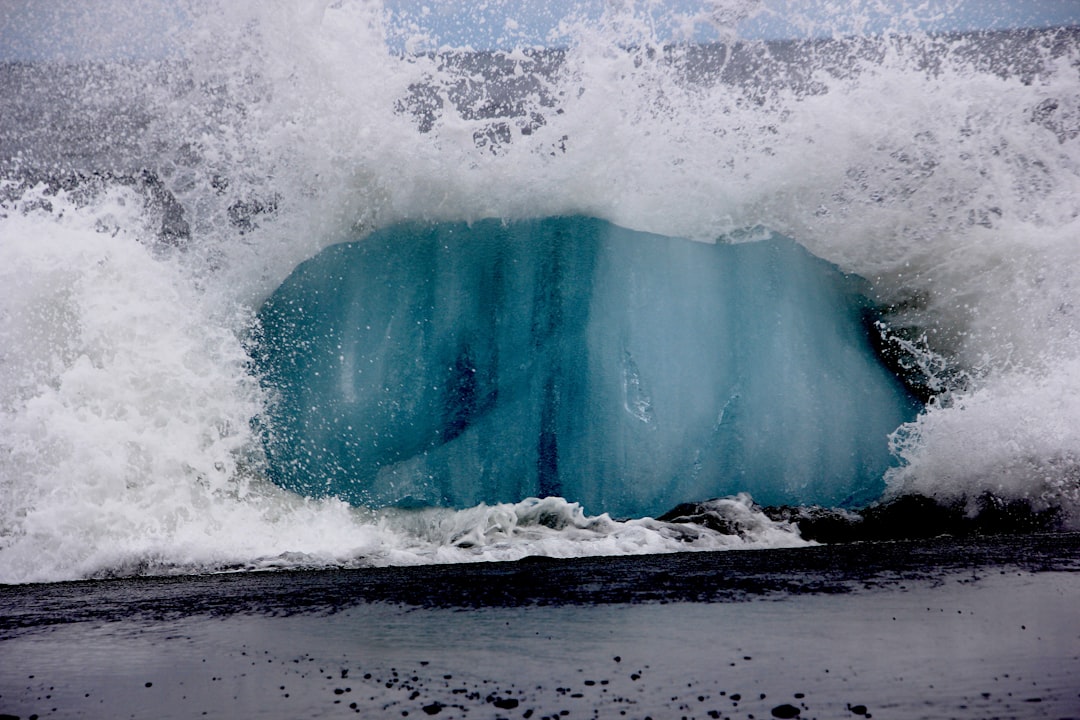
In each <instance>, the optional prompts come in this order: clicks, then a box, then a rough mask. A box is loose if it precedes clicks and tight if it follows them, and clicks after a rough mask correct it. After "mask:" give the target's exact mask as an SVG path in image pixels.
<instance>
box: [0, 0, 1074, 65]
mask: <svg viewBox="0 0 1080 720" xmlns="http://www.w3.org/2000/svg"><path fill="white" fill-rule="evenodd" d="M286 1H288V0H286ZM294 1H297V2H299V0H294ZM306 1H307V2H308V3H309V4H310V3H312V2H316V3H317V2H319V0H306ZM322 1H323V2H324V3H325V4H332V3H333V2H334V0H322ZM384 4H385V6H386V8H387V10H388V11H389V13H390V17H391V21H392V26H393V27H396V28H397V30H398V32H397V33H392V36H393V37H392V41H391V44H392V47H391V48H389V49H393V50H400V49H401V47H404V45H405V38H406V37H407V36H417V35H418V36H420V37H422V38H424V41H423V42H421V43H414V44H413V45H412V49H417V50H419V49H427V50H429V49H434V48H439V47H446V46H450V47H471V48H474V49H477V50H480V49H505V50H512V49H513V48H515V47H531V46H536V45H544V46H550V45H563V44H566V42H567V34H566V32H565V30H564V29H563V28H562V27H561V25H560V24H561V23H563V21H564V20H565V19H566V18H568V17H571V16H578V17H580V18H584V19H585V20H586V22H587V23H593V22H597V23H598V22H601V18H602V17H603V18H606V19H607V20H611V19H612V18H618V17H619V16H620V13H624V14H625V12H626V10H625V9H626V8H627V7H631V8H634V9H635V10H636V12H637V15H638V17H642V16H644V17H646V18H647V20H648V22H651V23H653V25H654V27H655V36H656V37H657V39H660V40H662V41H675V40H687V39H690V40H695V41H701V40H715V39H719V37H723V38H725V39H730V38H731V37H733V36H734V37H741V38H745V39H777V38H793V37H794V38H798V37H808V36H821V35H828V34H831V33H839V34H842V35H852V34H865V33H880V32H883V31H885V30H888V29H890V28H891V29H893V30H898V31H907V30H911V29H922V30H928V31H953V30H973V29H1003V28H1011V27H1046V26H1053V25H1080V0H848V1H847V2H841V1H840V0H668V1H667V2H660V1H658V0H636V1H635V0H548V1H547V2H543V1H542V0H541V1H538V0H386V2H385V3H384ZM180 8H181V2H180V0H0V61H10V60H44V59H61V60H85V59H102V58H110V59H112V58H140V57H144V58H145V57H161V56H163V55H166V54H168V52H169V47H168V44H167V42H165V41H164V40H163V37H164V36H165V33H164V32H163V31H164V29H165V28H168V27H170V26H172V27H175V26H176V25H177V24H178V23H182V22H183V19H182V18H183V12H182V11H181V9H180ZM643 8H644V11H643V10H642V9H643ZM837 8H840V9H839V10H837ZM624 16H625V15H624ZM739 18H741V19H739ZM710 20H713V21H716V22H710ZM718 28H719V30H718Z"/></svg>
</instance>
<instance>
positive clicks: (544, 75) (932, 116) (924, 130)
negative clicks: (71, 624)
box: [0, 1, 1080, 582]
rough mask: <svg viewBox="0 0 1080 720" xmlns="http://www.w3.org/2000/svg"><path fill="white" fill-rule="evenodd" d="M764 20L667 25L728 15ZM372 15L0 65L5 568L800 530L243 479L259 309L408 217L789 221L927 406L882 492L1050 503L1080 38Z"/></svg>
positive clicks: (273, 20) (1057, 32)
mask: <svg viewBox="0 0 1080 720" xmlns="http://www.w3.org/2000/svg"><path fill="white" fill-rule="evenodd" d="M758 10H760V8H757V6H756V5H754V4H751V3H747V4H746V5H745V6H744V5H740V4H730V5H725V6H723V7H720V6H717V8H716V11H715V12H713V13H712V14H708V15H706V14H700V13H697V14H695V13H684V14H682V15H677V14H668V15H667V16H666V17H667V20H668V21H669V22H668V24H666V25H664V27H665V28H670V27H684V26H686V24H687V23H690V26H692V27H697V26H702V27H705V26H708V27H709V28H711V30H710V32H713V33H715V34H716V36H717V37H719V38H721V39H725V38H726V39H730V38H733V37H735V30H734V28H735V27H736V26H737V24H738V22H741V21H743V20H744V18H751V19H753V17H754V16H755V11H758ZM130 12H131V13H133V14H132V15H129V16H127V21H128V22H130V23H131V24H132V26H133V27H134V26H139V25H140V19H141V16H139V15H138V13H139V12H141V6H139V5H136V6H132V9H131V10H130ZM861 12H862V10H861V6H858V5H856V6H855V7H851V8H844V9H843V10H842V11H839V12H838V14H837V16H836V17H835V18H834V20H835V24H834V26H835V27H840V28H850V27H852V23H853V21H854V20H857V19H858V17H859V13H861ZM393 17H394V16H392V15H391V14H390V13H388V11H387V10H386V9H385V8H382V7H380V6H378V5H377V4H371V3H361V2H355V3H354V2H346V1H343V2H337V3H330V4H326V3H312V4H309V5H306V6H302V7H301V6H292V5H284V4H280V5H279V4H266V3H256V2H252V3H242V2H230V3H220V4H217V3H211V2H198V3H192V4H190V5H186V4H185V5H180V6H178V11H177V13H176V14H175V16H173V15H169V16H167V17H164V18H163V17H162V15H161V14H155V15H154V16H153V18H154V19H153V20H152V21H149V20H148V21H146V22H145V23H143V29H144V31H146V32H144V33H143V34H142V35H133V36H132V37H140V38H141V37H143V36H144V35H148V36H150V37H157V38H160V42H161V45H160V47H161V51H160V52H159V53H145V52H141V51H140V52H138V53H135V55H136V56H137V57H138V59H137V60H133V59H129V57H128V56H123V57H124V59H123V60H122V61H121V62H115V61H113V60H111V59H109V58H104V59H102V58H97V59H94V60H93V61H91V60H89V59H88V58H87V56H86V55H85V54H79V55H78V56H77V57H73V58H71V59H70V60H71V61H70V62H66V61H63V58H61V61H55V60H53V61H47V60H42V59H37V58H33V62H22V63H18V62H9V63H6V64H5V65H3V67H2V69H0V73H2V75H0V99H2V100H3V102H4V106H5V108H7V109H6V111H5V114H7V113H10V115H9V117H13V118H15V121H14V122H11V123H7V122H5V123H3V126H4V127H2V128H0V177H2V179H0V285H2V286H3V287H4V291H3V293H0V487H2V493H0V498H2V499H0V581H4V582H20V581H28V580H60V579H69V578H75V577H83V576H88V575H90V576H92V575H102V574H128V573H139V572H167V571H192V570H199V569H223V568H262V567H293V566H304V565H325V564H331V565H363V564H387V563H419V562H449V561H463V560H473V559H511V558H516V557H521V556H524V555H528V554H547V555H553V556H569V555H582V554H600V553H630V552H659V551H671V550H678V549H711V548H717V547H731V546H776V545H784V544H797V543H799V542H801V541H800V539H799V538H798V535H797V534H796V533H795V532H794V529H793V528H791V527H790V526H787V525H785V524H783V523H779V522H774V521H770V520H768V519H767V518H765V517H764V516H762V515H760V513H756V511H755V510H753V508H751V507H750V505H749V501H748V500H747V499H746V498H745V497H740V498H735V499H731V500H726V501H723V502H724V503H726V505H724V506H723V512H725V513H728V514H729V515H731V516H732V517H735V518H737V522H735V525H736V526H737V527H739V528H740V531H739V533H738V534H736V535H722V534H719V533H716V532H713V531H709V530H706V529H697V528H696V526H694V527H693V528H691V529H688V527H686V526H683V527H675V526H672V525H669V524H665V523H660V522H658V521H654V520H648V519H644V520H631V521H627V522H615V521H613V520H611V519H609V518H607V517H606V516H602V515H601V516H599V517H595V516H594V515H595V513H594V511H593V510H592V509H590V508H588V507H586V508H584V510H583V509H582V508H580V507H577V506H575V505H574V504H572V503H566V502H564V501H561V500H558V499H554V498H548V499H544V500H539V501H537V500H525V499H523V500H522V502H519V503H511V504H506V505H497V506H492V507H486V506H480V507H476V508H472V509H468V510H463V511H457V512H455V511H451V510H440V509H427V510H416V511H406V510H393V509H391V510H383V511H378V512H376V511H369V510H365V509H362V508H354V507H350V506H348V505H346V504H344V503H342V502H340V501H337V500H333V499H330V500H310V499H304V498H301V497H299V496H297V495H293V494H291V493H289V492H287V491H284V490H281V489H280V488H278V487H276V486H275V485H273V484H272V483H270V482H269V481H267V480H265V465H264V463H265V462H266V458H265V456H264V452H263V447H262V444H261V442H260V438H259V437H258V436H257V433H256V432H255V431H254V430H253V426H252V420H253V419H255V418H258V417H260V416H261V414H262V413H263V411H264V408H265V407H266V406H267V405H266V404H267V402H268V390H267V388H266V387H265V386H263V385H261V384H260V382H259V378H258V377H256V375H255V373H254V371H253V367H252V364H251V357H252V353H253V348H254V346H255V344H256V343H257V341H258V327H257V323H256V322H255V316H256V313H257V311H258V309H259V308H260V306H261V305H262V303H263V301H264V300H265V299H266V298H267V297H269V296H270V294H271V293H272V292H273V291H274V290H275V289H276V288H277V287H278V286H279V285H280V284H281V282H282V281H283V280H284V279H285V278H286V277H287V276H288V275H289V274H290V273H291V272H292V271H293V269H294V268H296V266H297V265H298V264H300V263H301V262H303V261H305V260H308V259H310V258H312V257H314V256H315V255H316V254H317V253H318V252H319V251H320V250H321V249H323V248H326V247H329V246H331V245H334V244H337V243H341V242H348V241H357V240H362V239H363V238H364V237H365V236H367V235H368V234H369V233H371V232H373V231H375V230H378V229H384V228H389V227H391V226H393V225H395V224H397V223H399V222H403V221H408V222H429V221H430V222H437V221H450V222H459V221H464V222H467V223H468V222H475V221H478V220H481V219H484V218H501V219H504V220H507V221H514V220H529V219H535V218H544V217H552V216H567V215H583V216H590V217H597V218H601V219H603V220H607V221H610V222H612V223H614V224H616V225H618V226H621V227H625V228H629V229H632V230H636V231H644V232H651V233H657V234H660V235H666V236H672V237H685V238H691V239H694V240H699V241H704V242H715V241H717V240H718V239H721V240H722V241H723V242H742V241H750V240H752V239H753V238H754V237H756V236H755V235H754V234H753V233H750V234H746V233H745V232H744V231H745V230H746V229H747V228H768V229H769V230H771V231H775V232H778V233H781V234H783V235H785V236H787V237H790V238H793V239H795V240H796V241H797V242H798V243H800V244H801V245H802V246H804V247H805V248H806V249H807V250H809V251H810V252H811V253H813V254H814V255H816V256H818V257H820V258H822V259H824V260H825V261H828V262H830V263H833V264H835V265H836V266H837V267H838V268H839V269H840V270H841V271H843V272H845V273H851V274H854V275H858V276H860V277H862V278H864V279H865V280H866V281H867V282H868V284H869V293H870V299H871V301H872V302H873V303H875V304H876V306H877V307H879V308H880V312H881V320H882V323H883V327H884V333H885V334H884V338H883V339H882V343H883V344H884V347H885V348H886V350H887V351H888V352H891V353H892V357H893V359H894V362H895V365H896V367H897V368H898V369H899V372H900V373H901V374H902V375H903V379H904V380H905V381H906V382H907V383H908V385H909V387H911V388H913V389H915V390H916V391H917V392H920V393H922V394H923V396H924V397H925V399H926V400H927V404H926V407H925V409H924V410H923V412H922V413H921V414H920V415H919V416H918V417H917V418H916V419H915V420H914V421H913V422H911V423H908V424H905V425H903V426H901V427H899V428H897V430H896V432H895V433H894V434H893V435H892V438H891V442H892V445H893V448H894V450H895V453H896V462H895V467H893V468H892V469H891V470H889V471H888V472H887V473H886V475H885V477H884V482H885V484H886V487H887V489H886V496H893V495H897V494H904V493H916V492H917V493H922V494H925V495H929V496H931V497H933V498H936V499H939V500H942V501H961V502H969V503H974V502H975V500H976V499H977V498H979V497H980V496H981V495H983V494H984V493H987V492H989V493H992V494H994V495H996V496H998V497H1002V498H1005V499H1009V500H1015V499H1019V500H1025V501H1028V502H1030V503H1032V505H1033V507H1036V508H1045V507H1060V508H1062V509H1063V511H1064V512H1065V515H1066V517H1067V518H1069V522H1071V523H1072V524H1074V525H1075V523H1076V515H1075V512H1076V510H1077V508H1078V506H1080V353H1078V350H1080V339H1078V330H1080V327H1078V318H1077V309H1076V308H1077V303H1078V300H1080V288H1077V286H1076V280H1075V278H1074V274H1075V273H1074V272H1073V268H1075V267H1078V266H1080V265H1078V264H1080V243H1078V242H1077V241H1078V240H1080V204H1078V201H1077V198H1080V43H1078V36H1077V34H1076V33H1077V31H1076V29H1075V28H1072V29H1043V30H1040V31H1015V32H1002V33H988V34H979V33H968V34H960V35H949V34H946V35H924V34H919V33H914V34H912V33H910V32H907V31H906V30H907V29H908V27H907V26H903V27H901V26H899V25H898V26H897V28H896V29H898V30H905V32H902V33H896V34H892V33H884V34H875V35H872V36H865V37H857V38H847V39H842V38H841V39H836V40H829V39H828V38H827V37H823V36H822V32H821V29H822V27H827V26H828V25H827V22H826V20H827V18H825V19H823V18H820V17H819V18H815V20H814V23H813V26H814V27H813V31H814V37H815V39H814V40H813V41H805V42H802V43H792V42H776V41H770V42H763V41H753V40H747V41H745V42H741V43H738V44H732V43H730V42H728V43H727V44H725V45H715V44H714V45H701V44H680V43H672V42H671V41H672V39H679V38H678V37H676V36H674V35H672V34H671V33H670V32H669V31H668V30H666V29H665V30H664V31H663V32H662V33H661V32H660V31H658V30H657V28H658V27H659V26H658V24H657V23H656V22H655V18H656V11H655V8H651V6H647V4H645V5H643V6H642V7H638V6H635V5H633V4H631V5H628V6H625V7H620V8H614V7H610V8H607V9H605V10H603V11H602V12H599V13H597V14H593V15H587V14H586V15H584V16H582V17H580V18H575V17H567V18H561V19H560V23H557V25H558V28H559V33H560V35H559V37H560V40H559V41H558V42H557V43H554V44H557V45H558V47H557V48H555V49H551V48H549V49H546V50H541V49H537V48H535V47H532V45H531V44H530V45H528V46H524V45H523V46H519V47H511V48H509V49H507V50H505V51H498V52H483V53H472V54H462V53H458V52H453V51H450V50H442V51H440V52H427V51H428V50H432V49H437V48H431V47H430V36H431V33H430V32H425V31H423V29H422V28H418V27H412V26H410V25H409V24H408V23H407V22H405V23H402V22H398V24H397V25H394V24H391V20H392V19H393ZM709 23H712V24H711V25H709ZM855 24H856V25H857V23H855ZM809 29H810V28H809V27H808V30H809ZM845 32H846V30H845ZM410 39H411V40H412V42H409V41H410ZM110 42H111V41H110ZM406 50H417V51H423V52H416V53H413V52H407V51H406ZM704 499H706V498H686V500H704Z"/></svg>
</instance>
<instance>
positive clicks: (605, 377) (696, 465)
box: [259, 217, 914, 516]
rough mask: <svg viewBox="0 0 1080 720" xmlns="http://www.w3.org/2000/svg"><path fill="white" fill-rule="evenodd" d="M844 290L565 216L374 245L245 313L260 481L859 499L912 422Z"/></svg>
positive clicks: (365, 501) (802, 260) (756, 248)
mask: <svg viewBox="0 0 1080 720" xmlns="http://www.w3.org/2000/svg"><path fill="white" fill-rule="evenodd" d="M859 291H860V283H859V281H858V280H857V278H854V277H853V276H847V275H844V274H842V273H840V272H839V271H838V270H837V269H836V268H835V267H834V266H832V265H829V264H828V263H825V262H824V261H821V260H819V259H817V258H815V257H813V256H812V255H810V254H809V253H807V252H806V251H805V250H803V249H802V248H800V247H799V246H798V245H796V244H795V243H794V242H792V241H790V240H787V239H785V238H782V237H780V236H770V237H768V238H767V239H764V240H761V241H757V242H749V243H739V244H717V245H710V244H704V243H695V242H690V241H686V240H681V239H673V238H666V237H661V236H657V235H650V234H646V233H640V232H634V231H630V230H626V229H623V228H620V227H617V226H615V225H612V224H610V223H607V222H603V221H600V220H594V219H589V218H581V217H569V218H548V219H543V220H534V221H519V222H513V223H503V222H500V221H498V220H484V221H481V222H477V223H475V224H473V225H471V226H468V225H466V224H463V223H446V224H437V225H406V226H401V227H396V228H392V229H389V230H385V231H381V232H378V233H375V234H374V235H372V236H370V237H368V238H366V239H365V240H363V241H361V242H357V243H351V244H344V245H337V246H333V247H331V248H328V249H326V250H324V251H323V252H322V253H320V254H319V255H318V256H317V257H315V258H313V259H312V260H310V261H308V262H306V263H303V264H302V265H301V266H300V267H298V268H297V269H296V271H295V272H293V274H292V275H291V276H290V277H289V278H288V279H287V280H286V281H285V282H284V283H283V284H282V286H281V287H280V288H279V289H278V290H277V291H276V292H275V293H274V294H273V296H272V297H271V298H270V299H269V300H268V301H267V303H266V304H265V305H264V307H263V308H262V310H261V312H260V318H261V321H262V325H263V333H264V337H263V341H262V345H261V352H260V354H259V357H260V363H261V365H262V371H263V374H264V379H265V382H266V384H267V386H268V387H270V388H273V389H274V390H275V392H276V393H277V399H276V403H275V404H274V407H273V410H272V411H271V413H270V415H269V417H268V423H267V427H266V449H267V452H268V454H269V456H270V462H269V464H268V467H269V468H270V472H271V474H272V476H273V478H274V479H275V481H276V482H278V483H279V484H281V485H283V486H285V487H287V488H289V489H291V490H295V491H297V492H300V493H302V494H304V495H308V496H314V497H321V496H337V497H340V498H342V499H345V500H348V501H349V502H351V503H354V504H357V505H364V506H375V507H379V506H385V505H398V504H403V505H416V504H419V505H440V506H453V507H468V506H471V505H475V504H477V503H481V502H488V503H491V502H512V501H516V500H521V499H523V498H526V497H530V496H545V495H560V496H563V497H565V498H567V499H568V500H571V501H577V502H580V503H582V504H583V505H584V506H585V507H586V509H587V510H588V511H590V512H600V511H606V512H609V513H612V514H613V515H619V516H630V515H634V516H637V515H643V514H654V515H655V514H657V513H660V512H663V511H664V510H666V509H668V508H670V507H671V506H673V505H675V504H676V503H678V502H682V501H689V500H698V499H701V498H706V497H713V496H719V495H725V494H730V493H735V492H740V491H749V492H750V493H752V494H753V496H754V497H755V499H757V500H759V501H761V502H766V503H804V504H805V503H822V504H827V505H838V504H858V503H865V502H869V501H871V500H873V499H875V498H876V497H878V496H879V495H880V493H881V491H882V490H883V489H884V484H883V482H882V475H883V474H884V472H885V470H886V469H887V468H888V466H889V464H890V456H889V452H888V447H887V436H888V434H889V433H890V432H892V431H893V430H895V429H896V428H897V426H899V425H900V424H901V423H902V422H905V421H907V420H910V419H911V418H912V417H913V415H914V407H913V405H912V403H911V401H910V400H909V399H908V398H907V396H906V395H905V393H904V392H903V391H902V389H901V387H900V384H899V383H898V382H897V380H896V379H895V378H894V377H892V376H891V375H890V374H889V372H888V371H887V370H886V369H884V368H883V367H882V366H881V365H879V364H878V362H877V359H876V358H875V356H874V354H873V350H872V347H871V344H870V343H869V342H868V339H867V337H866V329H865V313H866V312H867V308H866V304H865V300H864V298H863V297H862V296H861V295H860V294H859Z"/></svg>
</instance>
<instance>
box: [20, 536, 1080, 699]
mask: <svg viewBox="0 0 1080 720" xmlns="http://www.w3.org/2000/svg"><path fill="white" fill-rule="evenodd" d="M1078 570H1080V535H1076V534H1056V535H1034V536H1032V535H1029V536H1015V537H999V538H984V539H976V540H954V539H949V538H940V539H935V540H931V541H921V542H895V543H857V544H851V545H837V546H820V547H813V548H806V549H799V550H770V551H734V552H727V553H695V554H680V555H664V556H650V557H643V558H642V557H638V558H633V557H619V558H597V559H578V560H533V561H525V562H518V563H491V564H477V565H456V566H441V567H440V566H427V567H416V568H386V569H362V570H351V571H342V570H333V571H311V572H296V571H294V572H281V573H236V574H223V575H214V576H202V577H175V578H140V579H126V580H100V581H91V582H80V583H60V584H52V585H36V586H6V587H4V588H3V589H2V591H0V598H2V600H0V655H2V657H3V663H0V712H2V713H5V714H6V715H7V716H15V717H22V718H26V717H34V716H37V717H41V718H44V717H134V718H166V717H175V718H187V717H204V716H205V717H261V718H300V717H357V716H359V717H387V718H390V717H394V718H399V717H414V718H415V717H429V716H430V717H438V718H466V717H468V718H498V717H505V718H555V717H566V718H575V717H579V718H608V717H611V718H622V717H627V718H646V717H651V718H654V720H660V719H661V718H683V717H685V718H771V717H781V718H782V717H802V718H842V717H860V716H861V717H875V718H905V719H910V718H943V717H956V718H990V717H1001V718H1006V717H1012V718H1036V717H1046V718H1068V717H1080V680H1078V679H1077V678H1078V677H1080V622H1078V621H1080V610H1077V605H1076V597H1077V594H1078V592H1080V572H1078Z"/></svg>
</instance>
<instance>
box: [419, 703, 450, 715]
mask: <svg viewBox="0 0 1080 720" xmlns="http://www.w3.org/2000/svg"><path fill="white" fill-rule="evenodd" d="M444 707H446V706H445V705H443V704H442V703H441V702H433V703H431V704H430V705H425V706H424V707H423V708H422V710H423V711H424V712H426V713H427V714H428V715H438V714H439V713H440V712H442V709H443V708H444Z"/></svg>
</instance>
